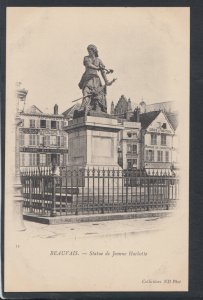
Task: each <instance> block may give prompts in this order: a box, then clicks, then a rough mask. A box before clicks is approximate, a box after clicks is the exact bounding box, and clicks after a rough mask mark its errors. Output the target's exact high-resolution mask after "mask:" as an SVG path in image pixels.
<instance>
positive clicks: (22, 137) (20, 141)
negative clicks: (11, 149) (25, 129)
mask: <svg viewBox="0 0 203 300" xmlns="http://www.w3.org/2000/svg"><path fill="white" fill-rule="evenodd" d="M24 137H25V136H24V133H22V132H21V133H20V136H19V145H20V146H24V144H25V139H24Z"/></svg>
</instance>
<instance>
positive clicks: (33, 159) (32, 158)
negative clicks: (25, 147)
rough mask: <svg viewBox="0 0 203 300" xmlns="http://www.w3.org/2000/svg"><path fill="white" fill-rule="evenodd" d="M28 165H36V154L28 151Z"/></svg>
mask: <svg viewBox="0 0 203 300" xmlns="http://www.w3.org/2000/svg"><path fill="white" fill-rule="evenodd" d="M29 165H30V166H36V165H37V154H36V153H29Z"/></svg>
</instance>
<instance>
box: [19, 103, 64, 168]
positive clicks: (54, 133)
mask: <svg viewBox="0 0 203 300" xmlns="http://www.w3.org/2000/svg"><path fill="white" fill-rule="evenodd" d="M20 118H21V120H22V124H21V127H20V129H19V130H20V132H19V146H20V166H21V167H41V166H51V164H52V163H55V164H56V165H60V166H63V165H66V164H67V162H68V145H67V143H68V139H67V133H66V132H65V131H64V130H63V127H64V126H66V125H67V121H68V120H67V119H66V118H65V117H64V115H61V114H58V105H55V106H54V112H53V114H47V113H43V112H42V111H41V110H40V109H39V108H37V107H36V106H35V105H33V106H31V107H30V108H28V109H26V110H24V111H22V112H21V113H20Z"/></svg>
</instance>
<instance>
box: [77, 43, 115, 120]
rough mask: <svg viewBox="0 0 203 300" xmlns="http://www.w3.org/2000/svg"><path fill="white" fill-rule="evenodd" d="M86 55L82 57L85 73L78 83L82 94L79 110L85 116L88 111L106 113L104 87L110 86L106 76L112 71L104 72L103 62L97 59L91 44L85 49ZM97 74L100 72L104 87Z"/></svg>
mask: <svg viewBox="0 0 203 300" xmlns="http://www.w3.org/2000/svg"><path fill="white" fill-rule="evenodd" d="M87 51H88V55H87V56H85V57H84V60H83V64H84V66H85V73H84V74H83V75H82V78H81V80H80V82H79V87H80V89H81V90H82V93H83V101H82V104H81V108H80V110H83V111H85V114H87V113H88V112H89V111H90V110H96V111H102V112H105V113H106V112H107V104H106V86H108V85H111V84H112V83H113V82H114V81H115V79H113V80H112V81H111V82H109V81H108V80H107V77H106V74H108V73H112V72H113V70H106V69H105V66H104V64H103V62H102V61H101V59H100V58H99V55H98V50H97V47H96V46H95V45H93V44H91V45H89V46H88V47H87ZM98 72H101V75H102V78H103V79H104V82H105V85H102V83H101V80H100V77H99V76H98Z"/></svg>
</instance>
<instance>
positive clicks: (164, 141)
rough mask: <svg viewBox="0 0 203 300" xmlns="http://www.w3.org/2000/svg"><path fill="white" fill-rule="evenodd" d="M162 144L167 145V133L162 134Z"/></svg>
mask: <svg viewBox="0 0 203 300" xmlns="http://www.w3.org/2000/svg"><path fill="white" fill-rule="evenodd" d="M161 145H166V135H165V134H161Z"/></svg>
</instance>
